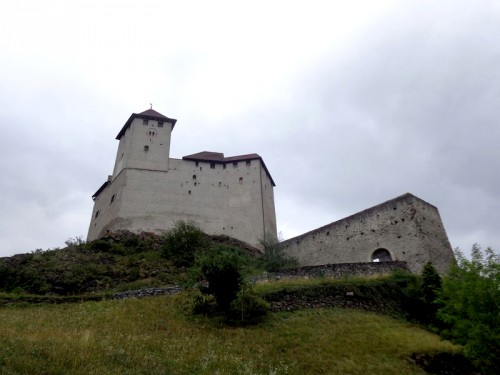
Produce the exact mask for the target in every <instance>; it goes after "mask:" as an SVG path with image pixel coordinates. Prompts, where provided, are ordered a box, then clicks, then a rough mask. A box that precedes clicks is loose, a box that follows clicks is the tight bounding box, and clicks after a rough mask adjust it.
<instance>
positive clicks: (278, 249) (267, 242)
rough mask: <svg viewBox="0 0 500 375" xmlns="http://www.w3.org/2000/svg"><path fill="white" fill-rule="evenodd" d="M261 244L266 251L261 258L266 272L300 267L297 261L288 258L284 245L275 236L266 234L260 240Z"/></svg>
mask: <svg viewBox="0 0 500 375" xmlns="http://www.w3.org/2000/svg"><path fill="white" fill-rule="evenodd" d="M259 243H260V246H261V247H262V249H263V251H264V252H263V254H262V256H261V258H260V263H261V266H262V268H263V269H264V270H266V271H269V272H273V271H277V270H279V269H283V268H293V267H297V266H298V262H297V259H295V258H291V257H289V256H287V255H286V254H285V249H284V247H283V244H282V243H281V241H280V240H279V239H277V238H275V237H274V236H273V235H271V234H269V233H266V234H265V235H264V237H263V238H261V239H260V240H259Z"/></svg>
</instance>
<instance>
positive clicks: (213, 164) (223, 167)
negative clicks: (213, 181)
mask: <svg viewBox="0 0 500 375" xmlns="http://www.w3.org/2000/svg"><path fill="white" fill-rule="evenodd" d="M199 164H200V163H199V162H196V163H195V166H198V165H199ZM245 164H246V166H247V167H250V166H251V165H252V162H251V161H250V160H247V161H246V163H245ZM200 168H201V167H200ZM233 168H238V162H234V163H233ZM210 169H215V163H210ZM222 169H226V164H222Z"/></svg>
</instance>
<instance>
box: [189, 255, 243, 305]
mask: <svg viewBox="0 0 500 375" xmlns="http://www.w3.org/2000/svg"><path fill="white" fill-rule="evenodd" d="M244 263H245V259H244V258H243V256H242V255H241V253H240V252H239V251H238V250H237V249H234V248H231V247H227V246H224V245H219V246H216V247H214V248H212V249H211V250H209V251H207V252H206V253H204V254H203V255H201V256H200V257H199V258H198V260H197V265H198V269H199V274H200V275H201V276H202V277H203V278H204V279H205V280H206V281H207V282H208V286H206V287H202V291H204V292H205V293H207V294H212V295H213V296H214V297H215V300H216V302H217V306H219V308H220V310H221V311H223V312H228V311H229V306H230V305H231V302H232V301H233V300H234V299H235V298H236V295H237V294H238V292H239V291H240V289H241V286H242V284H243V265H244Z"/></svg>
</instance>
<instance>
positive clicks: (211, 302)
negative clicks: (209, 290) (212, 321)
mask: <svg viewBox="0 0 500 375" xmlns="http://www.w3.org/2000/svg"><path fill="white" fill-rule="evenodd" d="M192 311H193V313H194V314H203V315H207V316H213V315H215V314H216V313H217V301H216V300H215V297H214V295H213V294H204V293H201V292H200V291H198V292H196V293H195V294H194V296H193V309H192Z"/></svg>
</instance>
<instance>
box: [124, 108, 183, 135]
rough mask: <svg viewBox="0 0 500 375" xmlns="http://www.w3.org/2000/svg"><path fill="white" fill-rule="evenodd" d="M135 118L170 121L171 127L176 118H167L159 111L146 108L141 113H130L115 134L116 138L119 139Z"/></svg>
mask: <svg viewBox="0 0 500 375" xmlns="http://www.w3.org/2000/svg"><path fill="white" fill-rule="evenodd" d="M135 118H142V119H144V120H160V121H165V122H170V123H172V129H173V128H174V126H175V123H176V122H177V120H175V119H173V118H168V117H167V116H163V115H162V114H161V113H159V112H156V111H155V110H154V109H148V110H146V111H144V112H141V113H132V114H131V115H130V117H129V118H128V120H127V122H126V123H125V125H123V127H122V129H121V130H120V132H119V133H118V135H117V136H116V139H120V138H121V137H122V135H123V134H124V133H125V131H126V130H127V128H128V127H129V126H130V124H131V123H132V121H133V120H134V119H135Z"/></svg>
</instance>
